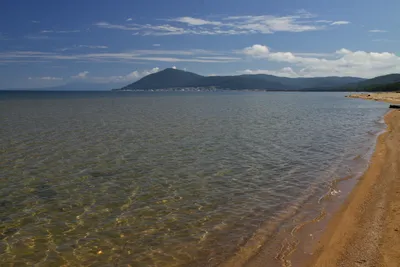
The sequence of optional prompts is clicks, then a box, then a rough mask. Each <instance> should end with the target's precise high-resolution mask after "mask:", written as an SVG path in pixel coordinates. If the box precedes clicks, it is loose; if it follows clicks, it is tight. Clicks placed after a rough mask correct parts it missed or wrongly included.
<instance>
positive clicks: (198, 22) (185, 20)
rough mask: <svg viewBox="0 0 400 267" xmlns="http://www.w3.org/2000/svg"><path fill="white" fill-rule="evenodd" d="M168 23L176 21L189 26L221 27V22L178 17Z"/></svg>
mask: <svg viewBox="0 0 400 267" xmlns="http://www.w3.org/2000/svg"><path fill="white" fill-rule="evenodd" d="M170 21H176V22H181V23H186V24H189V25H194V26H200V25H222V22H219V21H210V20H204V19H198V18H192V17H180V18H175V19H170Z"/></svg>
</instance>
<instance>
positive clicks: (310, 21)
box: [94, 10, 350, 36]
mask: <svg viewBox="0 0 400 267" xmlns="http://www.w3.org/2000/svg"><path fill="white" fill-rule="evenodd" d="M315 18H316V16H315V15H313V14H311V13H308V12H307V11H304V10H301V11H298V12H296V13H295V14H293V15H287V16H274V15H261V16H228V17H222V18H219V19H218V20H207V19H205V18H194V17H178V18H172V19H165V20H164V21H167V22H168V23H167V24H134V23H127V24H113V23H109V22H97V23H95V24H94V25H95V26H97V27H98V28H103V29H115V30H124V31H132V32H133V34H134V35H155V36H164V35H184V34H192V35H243V34H272V33H275V32H304V31H317V30H323V29H326V28H327V27H329V26H333V25H345V24H349V23H350V22H349V21H330V20H321V19H319V20H316V19H315Z"/></svg>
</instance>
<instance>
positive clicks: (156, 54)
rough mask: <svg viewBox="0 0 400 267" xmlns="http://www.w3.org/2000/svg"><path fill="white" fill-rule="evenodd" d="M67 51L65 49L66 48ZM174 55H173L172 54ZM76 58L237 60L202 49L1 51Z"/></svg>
mask: <svg viewBox="0 0 400 267" xmlns="http://www.w3.org/2000/svg"><path fill="white" fill-rule="evenodd" d="M64 51H65V50H64ZM170 55H173V56H170ZM3 59H4V60H11V59H14V60H26V59H38V60H39V59H41V60H75V61H80V62H128V63H129V62H131V63H134V62H137V61H162V62H199V63H227V62H233V61H236V58H229V57H226V58H224V57H223V56H221V54H219V53H216V52H215V51H206V50H201V49H192V50H186V51H181V50H133V51H128V52H121V53H86V54H83V53H75V54H70V53H68V54H64V53H50V52H38V51H14V52H7V53H0V61H1V60H3Z"/></svg>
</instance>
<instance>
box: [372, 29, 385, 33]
mask: <svg viewBox="0 0 400 267" xmlns="http://www.w3.org/2000/svg"><path fill="white" fill-rule="evenodd" d="M369 32H373V33H384V32H387V31H386V30H378V29H375V30H369Z"/></svg>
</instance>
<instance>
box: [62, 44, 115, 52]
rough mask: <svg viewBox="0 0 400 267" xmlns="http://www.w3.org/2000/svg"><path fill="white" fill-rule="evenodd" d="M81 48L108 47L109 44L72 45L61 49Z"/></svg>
mask: <svg viewBox="0 0 400 267" xmlns="http://www.w3.org/2000/svg"><path fill="white" fill-rule="evenodd" d="M80 48H86V49H107V48H108V46H106V45H73V46H71V47H64V48H61V49H59V50H60V51H68V50H75V49H80Z"/></svg>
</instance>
